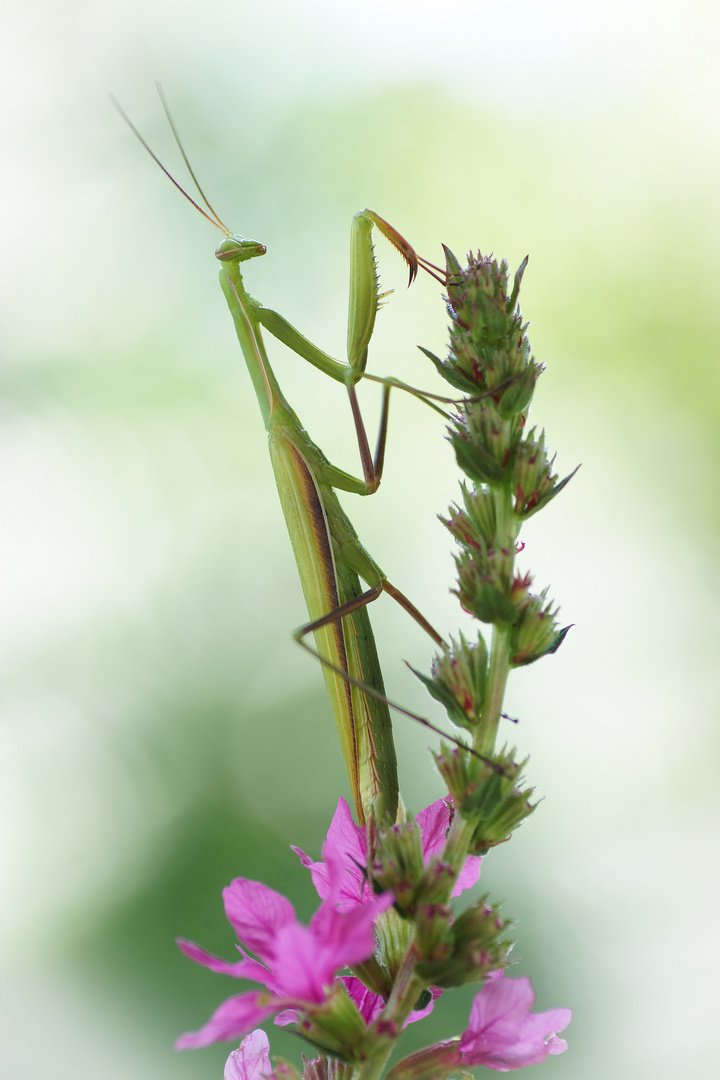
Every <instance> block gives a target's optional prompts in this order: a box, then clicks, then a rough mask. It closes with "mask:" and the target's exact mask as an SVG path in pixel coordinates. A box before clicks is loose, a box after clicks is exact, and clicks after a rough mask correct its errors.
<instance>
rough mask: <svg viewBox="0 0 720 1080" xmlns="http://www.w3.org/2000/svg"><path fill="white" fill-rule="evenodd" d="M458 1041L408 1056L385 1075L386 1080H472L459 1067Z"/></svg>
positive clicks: (428, 1047)
mask: <svg viewBox="0 0 720 1080" xmlns="http://www.w3.org/2000/svg"><path fill="white" fill-rule="evenodd" d="M460 1061H461V1057H460V1039H459V1038H456V1039H447V1040H446V1041H445V1042H440V1043H434V1044H433V1045H432V1046H426V1047H425V1048H424V1049H423V1050H418V1051H416V1052H415V1053H414V1054H408V1056H407V1057H404V1058H403V1059H402V1061H398V1063H397V1065H394V1066H393V1068H392V1069H391V1070H390V1072H389V1073H388V1075H387V1080H450V1077H460V1078H461V1080H473V1076H472V1073H469V1072H466V1071H465V1070H464V1069H462V1068H461V1066H460Z"/></svg>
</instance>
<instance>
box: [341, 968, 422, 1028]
mask: <svg viewBox="0 0 720 1080" xmlns="http://www.w3.org/2000/svg"><path fill="white" fill-rule="evenodd" d="M340 982H341V983H343V984H344V986H345V989H346V990H347V992H348V995H349V997H350V999H351V1000H352V1001H353V1002H354V1003H355V1005H356V1006H357V1008H358V1010H359V1012H360V1015H361V1016H362V1018H363V1020H364V1021H365V1023H366V1024H367V1026H368V1027H370V1024H372V1022H373V1020H376V1019H377V1018H378V1016H379V1015H380V1013H381V1012H382V1011H383V1009H384V1008H385V999H384V998H383V997H381V996H380V994H374V993H373V991H372V990H368V988H367V986H365V984H364V983H361V982H360V980H359V979H358V978H356V977H355V976H354V975H341V976H340ZM430 993H431V995H432V997H431V998H430V1003H429V1004H428V1005H426V1006H425V1008H424V1009H416V1010H413V1012H411V1013H410V1015H409V1016H408V1018H407V1020H406V1021H405V1023H404V1024H403V1027H407V1025H408V1024H414V1023H415V1022H416V1021H417V1020H422V1019H424V1017H426V1016H428V1015H429V1014H430V1013H431V1012H432V1011H433V1008H434V1006H435V1000H436V998H439V997H440V995H441V994H442V990H441V989H440V987H439V986H431V987H430Z"/></svg>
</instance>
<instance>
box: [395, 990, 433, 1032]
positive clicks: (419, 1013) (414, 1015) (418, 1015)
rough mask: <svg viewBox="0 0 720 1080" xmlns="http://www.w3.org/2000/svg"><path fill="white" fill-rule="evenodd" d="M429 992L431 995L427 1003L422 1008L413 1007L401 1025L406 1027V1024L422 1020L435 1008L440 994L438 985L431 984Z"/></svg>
mask: <svg viewBox="0 0 720 1080" xmlns="http://www.w3.org/2000/svg"><path fill="white" fill-rule="evenodd" d="M430 994H431V997H430V1002H429V1004H427V1005H426V1006H425V1008H424V1009H413V1011H412V1012H411V1013H410V1015H409V1016H408V1018H407V1020H406V1021H405V1023H404V1024H403V1027H407V1025H408V1024H414V1023H415V1022H416V1021H417V1020H424V1019H425V1017H426V1016H429V1015H430V1013H431V1012H432V1011H433V1009H434V1008H435V1002H436V1000H437V999H438V998H439V997H440V995H441V994H442V990H441V989H440V987H439V986H431V987H430Z"/></svg>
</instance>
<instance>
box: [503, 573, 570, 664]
mask: <svg viewBox="0 0 720 1080" xmlns="http://www.w3.org/2000/svg"><path fill="white" fill-rule="evenodd" d="M546 595H547V590H543V592H541V593H540V595H539V596H528V597H527V598H526V599H525V602H524V603H523V604H521V606H520V617H519V619H518V622H517V623H516V624H515V626H514V627H513V631H512V638H511V646H510V650H511V651H510V660H511V663H512V664H513V665H514V666H515V667H522V666H523V665H524V664H532V663H533V661H535V660H539V659H540V657H541V656H547V655H548V654H549V653H554V652H557V650H558V649H559V648H560V646H561V645H562V643H563V641H564V640H565V635H566V634H567V632H568V630H569V629H570V626H565V627H563V629H562V630H561V629H560V628H559V626H558V624H557V623H556V622H555V616H556V615H557V612H558V609H557V608H553V606H552V602H550V603H547V604H546V603H545V600H546Z"/></svg>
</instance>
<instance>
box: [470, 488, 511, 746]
mask: <svg viewBox="0 0 720 1080" xmlns="http://www.w3.org/2000/svg"><path fill="white" fill-rule="evenodd" d="M494 498H495V514H496V521H497V532H496V536H497V544H498V547H500V549H501V550H502V551H503V552H504V553H505V557H504V560H503V561H504V566H503V570H504V574H505V575H506V576H507V579H508V581H512V577H513V571H514V565H515V541H516V539H517V533H518V523H517V519H516V517H515V514H514V513H513V509H512V493H511V491H510V489H509V488H508V487H507V485H505V486H503V487H502V488H501V489H500V490H499V491H495V492H494ZM510 634H511V627H509V626H506V625H505V624H496V625H495V626H493V634H492V644H491V646H490V665H489V668H488V680H487V686H486V688H485V701H484V704H483V710H482V717H481V719H480V723H479V725H478V728H477V731H476V734H475V740H474V749H475V750H477V751H478V753H480V754H486V755H487V754H491V753H492V751H493V748H494V746H495V739H496V737H497V730H498V725H499V723H500V713H501V712H502V704H503V698H504V697H505V686H506V684H507V678H508V675H509V673H510Z"/></svg>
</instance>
